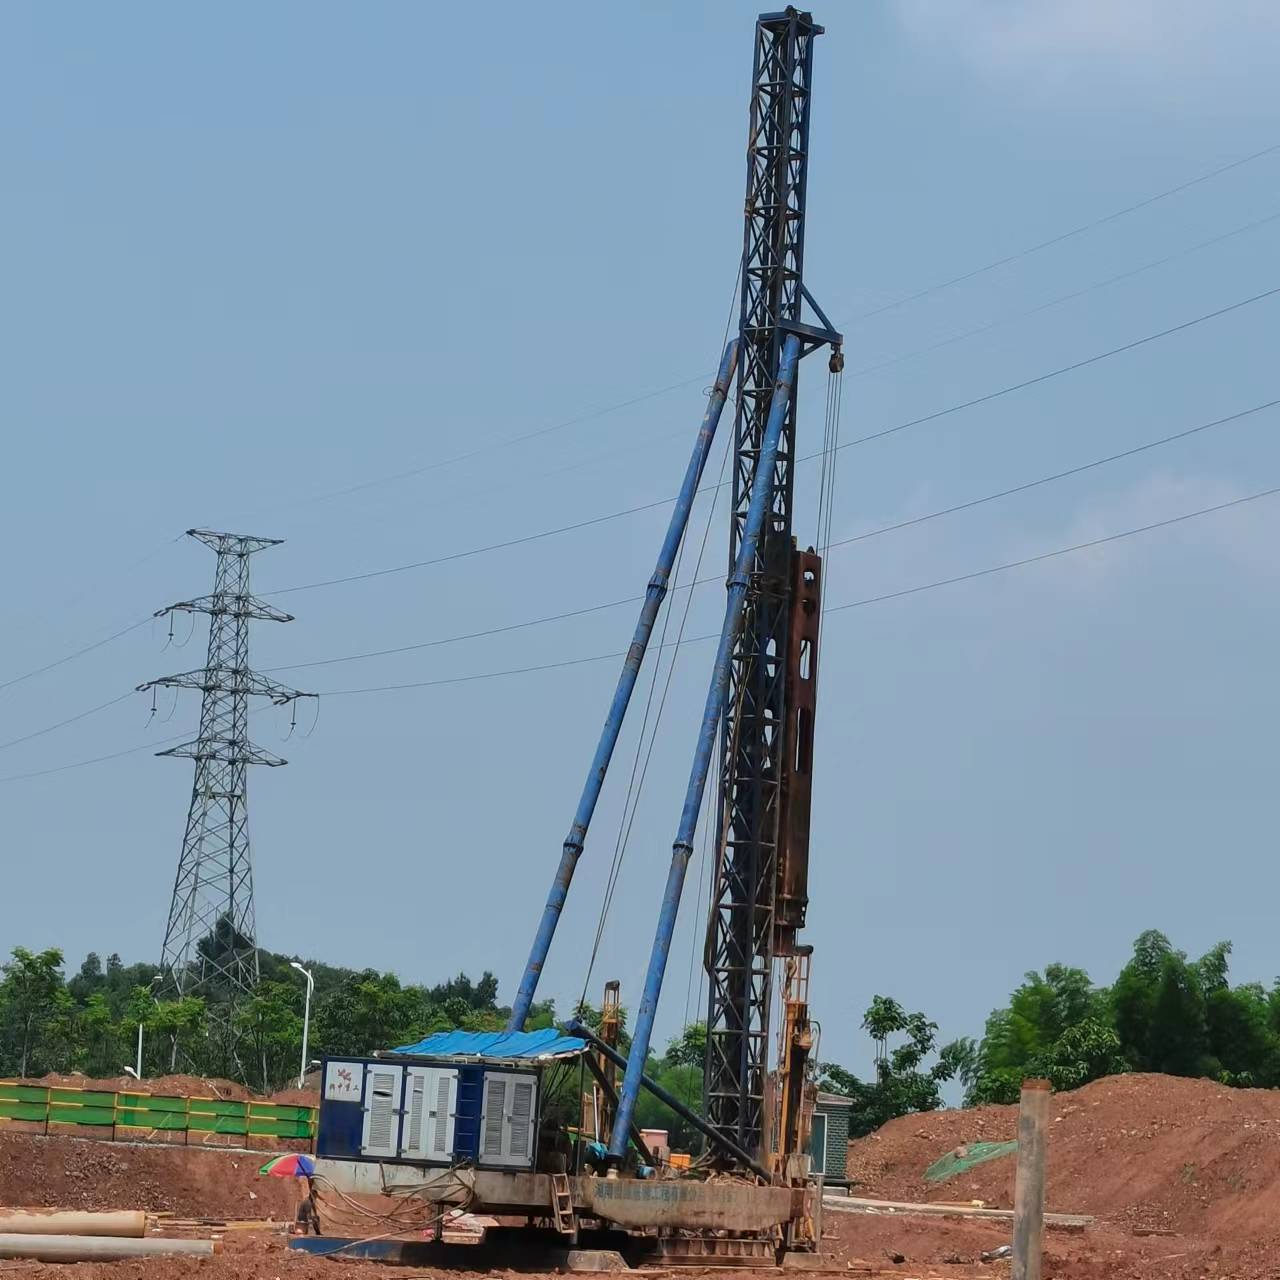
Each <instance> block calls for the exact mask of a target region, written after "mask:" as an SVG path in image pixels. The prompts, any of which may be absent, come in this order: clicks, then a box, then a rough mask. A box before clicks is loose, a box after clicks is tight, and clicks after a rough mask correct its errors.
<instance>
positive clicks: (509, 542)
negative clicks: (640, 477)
mask: <svg viewBox="0 0 1280 1280" xmlns="http://www.w3.org/2000/svg"><path fill="white" fill-rule="evenodd" d="M674 501H675V499H674V498H659V499H657V500H656V501H654V502H643V503H641V504H640V505H639V506H635V507H626V508H624V509H623V510H621V511H611V512H609V513H608V514H606V515H602V516H593V517H592V518H591V519H589V520H578V521H575V522H574V523H573V524H565V525H560V526H558V527H557V528H555V529H541V530H539V531H538V532H537V533H527V534H523V535H521V536H520V537H517V538H505V539H504V540H503V541H501V542H490V543H487V544H486V545H485V546H483V547H470V548H468V549H467V550H466V551H452V552H450V553H449V554H448V555H443V556H433V557H431V559H429V560H413V561H411V562H410V563H408V564H397V565H392V566H390V567H389V568H386V569H369V570H367V571H366V572H364V573H351V574H347V575H346V576H345V577H342V578H325V579H323V580H321V581H319V582H304V583H302V584H301V585H300V586H296V587H277V588H276V590H274V591H265V592H263V594H264V595H268V596H287V595H290V594H291V593H293V592H295V591H314V590H316V589H317V588H318V587H338V586H343V585H345V584H346V583H348V582H365V581H367V580H368V579H369V578H385V577H387V576H388V575H389V574H393V573H408V572H409V570H410V569H425V568H428V567H429V566H431V565H436V564H448V563H449V562H450V561H452V560H465V559H467V557H469V556H478V555H483V554H484V553H485V552H488V551H504V550H506V549H507V548H509V547H519V546H523V545H524V544H525V543H526V542H537V541H538V540H539V539H541V538H550V537H554V536H555V535H556V534H560V533H572V532H574V531H575V530H577V529H588V528H590V527H591V526H592V525H597V524H604V523H605V522H606V521H609V520H618V519H621V518H622V517H623V516H633V515H636V514H637V513H638V512H641V511H652V510H654V509H655V508H657V507H666V506H670V505H671V503H673V502H674Z"/></svg>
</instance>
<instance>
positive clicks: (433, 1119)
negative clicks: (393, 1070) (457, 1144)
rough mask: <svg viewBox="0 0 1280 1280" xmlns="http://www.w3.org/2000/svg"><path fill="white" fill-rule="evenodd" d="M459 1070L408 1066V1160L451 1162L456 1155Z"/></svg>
mask: <svg viewBox="0 0 1280 1280" xmlns="http://www.w3.org/2000/svg"><path fill="white" fill-rule="evenodd" d="M457 1101H458V1072H457V1070H456V1069H454V1068H449V1067H406V1068H405V1086H404V1107H405V1120H404V1134H403V1138H402V1141H401V1144H400V1155H401V1156H403V1157H404V1158H405V1159H406V1160H423V1161H429V1162H432V1163H440V1164H448V1163H449V1162H450V1161H451V1159H452V1158H453V1127H454V1113H455V1111H456V1108H457Z"/></svg>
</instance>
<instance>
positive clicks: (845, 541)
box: [0, 397, 1280, 751]
mask: <svg viewBox="0 0 1280 1280" xmlns="http://www.w3.org/2000/svg"><path fill="white" fill-rule="evenodd" d="M1278 405H1280V397H1278V398H1276V399H1274V400H1266V401H1264V402H1263V403H1261V404H1256V405H1253V406H1252V407H1250V408H1248V409H1241V410H1239V411H1238V412H1236V413H1229V414H1226V415H1225V416H1224V417H1221V418H1214V419H1213V420H1212V421H1211V422H1201V423H1198V424H1197V425H1196V426H1194V427H1187V428H1185V429H1184V430H1182V431H1175V432H1173V433H1172V434H1170V435H1167V436H1161V437H1159V438H1158V439H1156V440H1147V441H1145V442H1144V443H1143V444H1139V445H1134V446H1133V448H1131V449H1122V450H1121V451H1120V452H1119V453H1112V454H1108V455H1107V456H1106V457H1104V458H1094V459H1093V460H1092V461H1090V462H1082V463H1080V464H1079V465H1078V466H1074V467H1068V468H1066V469H1065V470H1063V471H1055V472H1052V473H1051V474H1049V475H1045V476H1039V477H1037V478H1036V479H1035V480H1027V481H1024V482H1023V483H1022V484H1017V485H1012V486H1011V487H1009V488H1007V489H998V490H996V491H995V492H994V493H988V494H984V495H983V496H982V497H980V498H971V499H969V500H968V501H966V502H957V503H954V504H953V505H951V506H949V507H941V508H939V509H938V510H937V511H930V512H928V513H926V514H925V515H919V516H912V517H911V518H910V519H909V520H898V521H895V522H894V523H893V524H886V525H880V526H879V527H878V528H875V529H870V530H868V531H867V532H866V533H857V534H853V535H852V536H851V537H848V538H841V539H839V540H837V541H833V542H830V543H829V544H828V549H832V548H835V547H847V546H850V545H852V544H853V543H856V542H865V541H867V540H869V539H871V538H878V537H880V536H881V535H883V534H886V533H896V532H898V531H899V530H900V529H909V528H912V527H914V526H915V525H919V524H925V523H927V522H928V521H930V520H937V519H940V518H941V517H943V516H950V515H955V514H957V513H958V512H961V511H970V510H972V509H973V508H975V507H980V506H984V505H986V504H987V503H989V502H996V501H998V500H999V499H1001V498H1009V497H1013V496H1014V495H1016V494H1019V493H1026V492H1028V491H1029V490H1031V489H1037V488H1039V487H1041V486H1042V485H1046V484H1052V483H1053V482H1055V481H1058V480H1065V479H1068V478H1070V477H1071V476H1077V475H1081V474H1082V473H1084V472H1086V471H1092V470H1096V469H1097V468H1098V467H1103V466H1107V465H1108V464H1109V463H1112V462H1120V461H1122V460H1123V459H1125V458H1132V457H1136V456H1137V455H1138V454H1141V453H1147V452H1149V451H1150V450H1152V449H1157V448H1160V447H1162V446H1164V445H1167V444H1174V443H1176V442H1177V441H1179V440H1186V439H1188V438H1189V437H1191V436H1194V435H1199V434H1200V433H1201V432H1205V431H1210V430H1212V429H1213V428H1215V427H1222V426H1227V425H1228V424H1230V423H1233V422H1240V421H1242V420H1243V419H1245V418H1249V417H1252V416H1253V415H1254V414H1257V413H1263V412H1265V411H1266V410H1267V409H1274V408H1276V407H1277V406H1278ZM704 545H705V535H704ZM699 563H701V556H699ZM696 573H697V570H696V569H695V577H694V578H693V579H692V580H691V581H689V582H685V583H681V584H679V585H677V586H674V587H673V588H672V594H674V593H675V592H677V591H689V592H692V590H693V588H695V587H700V586H706V585H707V584H709V583H712V582H719V581H722V579H723V575H721V574H711V575H709V576H707V577H697V576H696ZM643 598H644V597H643V596H639V595H636V596H625V597H623V598H622V599H620V600H608V601H605V602H604V603H602V604H593V605H585V606H584V607H582V608H580V609H565V610H562V611H561V612H560V613H553V614H546V615H543V616H542V617H538V618H525V619H522V620H520V621H517V622H508V623H504V624H503V625H501V626H497V627H486V628H484V629H483V630H479V631H467V632H463V633H461V634H458V635H452V636H440V637H438V638H436V639H434V640H421V641H417V642H415V643H412V644H403V645H396V646H394V647H393V648H388V649H371V650H366V651H364V652H360V653H348V654H340V655H339V656H337V657H333V658H317V659H314V660H312V661H310V662H292V663H287V664H285V665H283V666H278V667H264V668H263V671H264V672H266V673H272V672H277V671H293V670H301V669H305V668H308V667H329V666H336V665H338V664H340V663H344V662H360V661H365V660H367V659H370V658H386V657H393V656H396V655H399V654H402V653H414V652H417V651H420V650H423V649H434V648H438V647H440V646H442V645H448V644H458V643H460V642H462V641H466V640H478V639H481V638H484V637H487V636H496V635H505V634H506V633H508V632H511V631H521V630H525V629H527V628H529V627H538V626H543V625H545V624H547V623H552V622H563V621H567V620H569V619H571V618H581V617H584V616H586V615H588V614H592V613H603V612H605V611H606V610H608V609H617V608H620V607H621V606H622V605H626V604H635V603H637V602H638V601H640V600H642V599H643ZM840 607H841V608H848V607H849V606H848V605H842V606H840ZM685 616H686V619H687V616H688V602H686V608H685ZM683 625H684V624H683V623H682V624H681V629H682V631H683ZM665 647H666V646H665V645H659V646H658V648H659V649H662V648H665ZM608 656H620V655H608ZM576 661H577V660H575V662H576ZM589 661H603V659H594V658H593V659H589ZM570 665H572V664H570ZM543 669H547V668H525V667H517V668H512V669H511V670H510V671H506V672H499V673H494V674H501V675H517V674H523V673H525V672H526V671H528V670H543ZM474 678H475V677H472V676H465V677H460V678H458V679H446V680H441V681H439V682H438V683H441V684H455V683H458V682H459V679H460V680H461V681H469V680H471V679H474ZM429 683H430V682H429ZM423 687H425V686H424V685H423V684H421V683H419V684H412V685H388V686H383V687H380V688H385V689H386V690H388V691H390V690H398V689H403V688H423ZM134 692H135V691H134V690H130V691H129V692H128V693H124V694H121V695H120V696H119V697H117V698H112V699H110V700H109V701H107V702H103V703H100V704H98V705H97V706H95V707H90V708H89V709H88V710H87V711H81V712H79V713H77V714H76V715H73V716H69V717H67V718H66V719H65V720H59V721H58V722H57V723H56V724H51V725H47V726H45V727H44V728H43V729H36V730H34V731H32V732H31V733H28V734H25V735H24V736H23V737H21V738H14V739H12V740H11V741H9V742H4V743H0V751H3V750H6V749H7V748H9V747H15V746H18V745H20V744H21V743H24V742H29V741H31V740H32V739H33V738H38V737H41V736H43V735H44V734H47V733H52V732H53V731H54V730H55V729H61V728H63V727H64V726H65V725H69V724H74V723H75V722H76V721H77V720H84V719H86V718H87V717H89V716H91V715H95V714H96V713H97V712H99V711H105V710H106V709H107V708H109V707H113V706H115V705H116V704H117V703H119V702H123V701H124V700H125V699H126V698H130V697H132V696H133V693H134ZM334 692H335V694H336V695H338V696H341V695H342V694H344V693H346V692H348V691H345V690H338V691H334Z"/></svg>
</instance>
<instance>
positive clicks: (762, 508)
mask: <svg viewBox="0 0 1280 1280" xmlns="http://www.w3.org/2000/svg"><path fill="white" fill-rule="evenodd" d="M799 361H800V339H799V338H798V337H796V335H795V334H788V335H787V340H786V342H785V343H784V344H783V347H782V357H781V359H780V361H779V364H778V378H777V381H776V382H775V383H774V388H773V399H772V401H771V403H770V405H769V418H768V421H767V422H766V424H765V431H764V440H763V441H762V442H761V446H760V455H759V457H758V458H757V459H756V469H755V475H754V477H753V478H752V481H751V502H750V504H749V506H748V507H747V518H746V523H745V526H744V528H743V531H742V541H741V543H740V544H739V547H738V559H737V562H736V563H735V564H734V566H733V574H732V576H731V577H730V578H729V594H728V599H727V600H726V602H725V608H724V626H723V628H722V629H721V631H720V647H719V648H718V649H717V650H716V661H715V667H714V668H713V669H712V673H711V687H710V688H709V689H708V690H707V701H706V705H705V706H704V708H703V711H702V727H701V729H700V730H699V731H698V746H697V750H696V751H695V752H694V755H693V767H692V768H691V769H690V771H689V786H688V789H687V790H686V791H685V797H684V809H683V811H682V812H681V814H680V829H679V831H677V832H676V839H675V843H674V844H673V845H672V847H671V870H670V871H669V872H668V873H667V887H666V891H665V892H664V893H663V895H662V910H661V911H660V912H659V914H658V931H657V933H656V934H655V935H654V939H653V951H652V952H651V953H650V956H649V969H648V972H647V973H646V974H645V979H644V994H643V995H642V996H641V999H640V1010H639V1013H638V1015H637V1017H636V1024H635V1029H634V1031H633V1032H632V1035H631V1052H630V1053H629V1054H628V1055H627V1071H626V1075H625V1076H624V1077H623V1080H622V1092H621V1094H620V1095H619V1098H618V1111H617V1115H615V1116H614V1120H613V1139H612V1141H611V1142H610V1144H609V1157H610V1159H611V1160H614V1161H615V1162H616V1161H618V1160H621V1159H622V1156H623V1154H624V1153H625V1151H626V1148H627V1135H628V1134H629V1133H630V1132H631V1122H632V1120H633V1119H634V1117H635V1109H636V1100H637V1098H638V1097H639V1096H640V1084H641V1077H642V1076H643V1075H644V1068H645V1059H646V1058H647V1057H648V1056H649V1041H650V1039H651V1038H652V1035H653V1019H654V1015H655V1014H656V1013H657V1011H658V997H659V996H660V995H661V994H662V979H663V976H664V975H665V973H666V969H667V956H668V954H669V953H670V951H671V937H672V934H673V933H674V932H675V927H676V915H677V914H678V912H679V910H680V895H681V893H682V891H683V890H684V876H685V871H686V870H687V869H688V866H689V859H690V858H691V857H692V856H693V838H694V833H695V831H696V830H697V826H698V813H699V811H700V810H701V808H702V794H703V792H704V791H705V790H706V785H707V773H708V771H709V770H710V768H711V752H712V749H713V748H714V746H715V740H716V732H717V730H718V729H719V727H720V720H721V717H722V716H723V715H724V704H725V698H726V696H727V695H728V690H729V673H730V668H731V666H732V662H733V650H734V646H735V645H736V644H737V642H738V636H739V634H740V632H741V631H742V620H743V617H744V616H745V613H746V602H747V587H748V586H749V585H750V581H751V570H752V567H753V565H754V564H755V558H756V551H757V548H758V547H759V543H760V534H761V531H762V530H763V528H764V522H765V518H766V517H767V515H768V506H769V493H770V489H771V487H772V483H773V467H774V462H775V461H776V459H777V456H778V442H779V440H780V439H781V437H782V428H783V424H784V423H785V422H786V420H787V408H788V405H789V403H790V400H791V390H792V388H793V387H794V386H795V380H796V366H797V364H798V363H799Z"/></svg>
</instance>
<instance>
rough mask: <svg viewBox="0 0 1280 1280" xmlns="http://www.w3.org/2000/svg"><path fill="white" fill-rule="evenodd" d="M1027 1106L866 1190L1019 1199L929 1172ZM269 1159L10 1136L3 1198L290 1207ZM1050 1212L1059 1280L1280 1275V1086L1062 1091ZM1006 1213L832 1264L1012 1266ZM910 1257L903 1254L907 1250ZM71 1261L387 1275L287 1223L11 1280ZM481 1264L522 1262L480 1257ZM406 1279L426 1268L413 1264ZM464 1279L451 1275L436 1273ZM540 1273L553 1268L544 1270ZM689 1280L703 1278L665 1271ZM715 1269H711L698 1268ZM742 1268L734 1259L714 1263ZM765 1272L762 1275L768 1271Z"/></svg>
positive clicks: (887, 1240) (974, 1123)
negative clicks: (321, 1250) (218, 1245)
mask: <svg viewBox="0 0 1280 1280" xmlns="http://www.w3.org/2000/svg"><path fill="white" fill-rule="evenodd" d="M1014 1124H1015V1109H1014V1108H1012V1107H989V1108H983V1109H980V1110H975V1111H968V1112H958V1111H956V1112H939V1113H935V1114H932V1115H926V1116H910V1117H907V1118H904V1119H902V1120H897V1121H894V1122H893V1123H892V1124H890V1125H887V1126H886V1127H885V1128H884V1129H882V1130H881V1131H880V1132H879V1133H877V1134H875V1135H872V1136H871V1137H869V1138H864V1139H861V1140H860V1141H858V1142H855V1143H853V1144H851V1166H850V1171H851V1174H852V1175H853V1176H854V1177H856V1178H857V1179H858V1180H859V1181H860V1183H861V1184H862V1185H860V1186H859V1187H858V1188H856V1191H855V1193H856V1194H862V1195H866V1196H872V1197H879V1198H884V1199H895V1200H922V1199H927V1200H933V1201H962V1200H969V1199H980V1200H983V1201H985V1202H986V1203H988V1204H989V1205H993V1206H1000V1207H1007V1206H1008V1205H1010V1204H1011V1203H1012V1195H1013V1167H1014V1166H1013V1160H1012V1159H1011V1158H1009V1157H1006V1158H1003V1159H1001V1160H998V1161H993V1162H991V1163H989V1164H986V1165H982V1166H978V1167H977V1168H975V1169H973V1170H972V1171H970V1172H969V1173H967V1174H964V1175H962V1176H961V1177H959V1178H957V1179H954V1180H952V1181H950V1182H947V1183H943V1184H941V1185H936V1186H931V1185H930V1184H927V1183H925V1182H924V1180H923V1176H922V1175H923V1171H924V1169H925V1168H926V1167H927V1166H928V1165H929V1164H931V1163H932V1162H933V1161H934V1160H936V1159H938V1158H939V1157H940V1156H942V1155H945V1154H946V1153H947V1152H948V1151H950V1150H953V1149H954V1148H956V1147H958V1146H960V1145H962V1144H964V1143H967V1142H973V1141H978V1140H999V1139H1005V1138H1010V1137H1012V1136H1013V1133H1014ZM264 1158H265V1157H264V1156H254V1155H247V1154H245V1153H238V1152H233V1151H220V1150H198V1149H191V1148H173V1147H154V1148H151V1147H137V1146H128V1145H125V1144H107V1143H98V1142H93V1141H86V1140H82V1139H73V1138H41V1137H35V1136H29V1135H25V1134H4V1133H0V1203H4V1204H10V1205H21V1204H28V1205H31V1204H34V1205H48V1206H54V1205H63V1206H66V1207H72V1208H104V1209H105V1208H145V1209H149V1210H151V1211H153V1212H170V1213H174V1214H177V1215H180V1216H208V1217H220V1218H228V1219H230V1218H241V1219H246V1218H257V1219H262V1218H267V1217H274V1218H275V1219H276V1220H277V1221H280V1220H287V1219H288V1218H291V1217H292V1214H293V1209H294V1204H295V1196H296V1191H295V1188H294V1187H293V1185H292V1184H291V1183H289V1182H285V1181H281V1180H278V1179H270V1178H261V1177H259V1176H258V1174H257V1168H258V1166H259V1165H260V1164H261V1163H262V1160H263V1159H264ZM1048 1194H1049V1208H1050V1209H1051V1210H1056V1211H1059V1212H1068V1213H1069V1212H1076V1213H1085V1214H1092V1215H1094V1216H1095V1218H1096V1222H1095V1224H1094V1225H1093V1226H1092V1227H1090V1228H1089V1229H1087V1230H1085V1231H1083V1232H1066V1231H1060V1230H1050V1231H1048V1232H1047V1233H1046V1240H1045V1251H1046V1260H1045V1268H1044V1275H1045V1277H1046V1280H1104V1278H1105V1280H1280V1093H1270V1092H1266V1091H1261V1090H1228V1089H1223V1088H1221V1087H1219V1086H1217V1085H1213V1084H1211V1083H1209V1082H1206V1081H1196V1080H1175V1079H1169V1078H1166V1077H1158V1076H1129V1077H1118V1078H1115V1079H1111V1080H1106V1081H1100V1082H1098V1083H1096V1084H1093V1085H1090V1086H1088V1087H1086V1088H1084V1089H1081V1090H1079V1091H1077V1092H1075V1093H1069V1094H1062V1095H1059V1096H1057V1097H1056V1098H1055V1099H1054V1108H1053V1112H1052V1123H1051V1129H1050V1138H1049V1192H1048ZM1008 1239H1009V1229H1008V1226H1007V1224H1005V1223H1001V1222H986V1221H975V1220H972V1219H969V1220H965V1219H959V1218H950V1217H948V1218H922V1217H906V1216H902V1215H892V1214H879V1215H875V1216H871V1215H864V1214H852V1213H837V1212H835V1211H828V1212H827V1214H826V1218H825V1239H824V1257H825V1260H826V1263H827V1268H826V1270H827V1274H840V1275H845V1276H850V1275H855V1274H866V1272H865V1271H862V1270H860V1269H858V1265H857V1264H860V1263H861V1264H870V1265H871V1266H872V1267H873V1268H876V1269H877V1270H880V1271H882V1272H883V1273H884V1274H889V1275H897V1276H901V1277H903V1278H904V1280H906V1278H908V1277H925V1276H929V1277H938V1278H946V1280H960V1278H961V1277H965V1278H972V1277H977V1276H985V1277H992V1278H993V1280H994V1278H997V1277H999V1278H1003V1277H1005V1276H1007V1274H1008V1270H1009V1264H1008V1263H1007V1262H997V1263H994V1264H990V1265H984V1264H981V1263H980V1262H979V1257H980V1255H981V1253H982V1252H983V1251H984V1250H990V1249H994V1248H997V1247H999V1246H1000V1245H1002V1244H1006V1243H1008ZM898 1257H901V1258H902V1261H901V1262H896V1261H894V1259H896V1258H898ZM59 1272H65V1273H66V1274H67V1275H68V1277H69V1280H177V1277H179V1276H186V1275H190V1274H193V1273H194V1274H197V1275H200V1276H203V1277H206V1278H207V1280H311V1278H312V1277H313V1276H314V1277H315V1278H316V1280H375V1278H380V1280H387V1276H388V1272H387V1270H386V1268H385V1267H384V1266H382V1265H380V1264H376V1263H357V1262H349V1261H345V1260H339V1259H320V1258H310V1257H307V1256H304V1255H300V1254H297V1253H291V1252H288V1251H286V1250H285V1248H284V1236H283V1235H282V1234H280V1233H275V1234H261V1235H259V1234H256V1233H241V1232H234V1233H228V1235H227V1237H226V1242H225V1252H223V1253H222V1254H220V1255H218V1256H217V1257H215V1258H212V1259H208V1260H201V1261H197V1262H193V1261H192V1260H189V1259H181V1258H171V1259H149V1260H147V1261H145V1262H126V1263H113V1264H102V1263H97V1264H89V1263H81V1264H77V1265H75V1266H74V1267H61V1268H55V1267H50V1266H39V1265H36V1264H31V1263H6V1262H0V1280H4V1278H5V1277H7V1276H9V1275H12V1276H15V1277H19V1278H20V1280H26V1278H27V1277H31V1278H32V1280H34V1278H35V1277H37V1276H39V1277H42V1278H43V1280H49V1277H50V1276H51V1275H53V1274H57V1273H59ZM480 1273H481V1274H488V1275H490V1276H495V1275H507V1274H509V1273H507V1272H501V1271H498V1272H492V1271H488V1269H487V1268H484V1267H481V1269H480ZM390 1274H391V1275H392V1276H393V1277H404V1278H405V1280H409V1277H413V1276H422V1275H425V1274H428V1273H424V1272H422V1271H419V1270H416V1269H415V1270H408V1271H406V1270H400V1269H397V1270H396V1271H394V1272H392V1273H390ZM429 1274H431V1275H432V1276H433V1277H438V1280H450V1278H451V1276H452V1275H454V1274H459V1275H460V1274H465V1273H451V1272H448V1271H436V1272H432V1273H429ZM523 1274H526V1275H530V1274H532V1275H533V1276H534V1277H535V1280H540V1273H523ZM668 1274H672V1275H674V1276H675V1277H676V1278H677V1280H678V1278H679V1277H680V1276H682V1275H685V1274H691V1273H688V1272H681V1271H677V1272H674V1273H668ZM699 1274H706V1273H699ZM712 1274H714V1275H715V1276H717V1277H719V1278H721V1280H729V1275H728V1274H727V1273H725V1272H721V1271H717V1272H714V1273H712ZM755 1274H756V1276H757V1280H758V1277H759V1275H760V1273H755Z"/></svg>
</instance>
